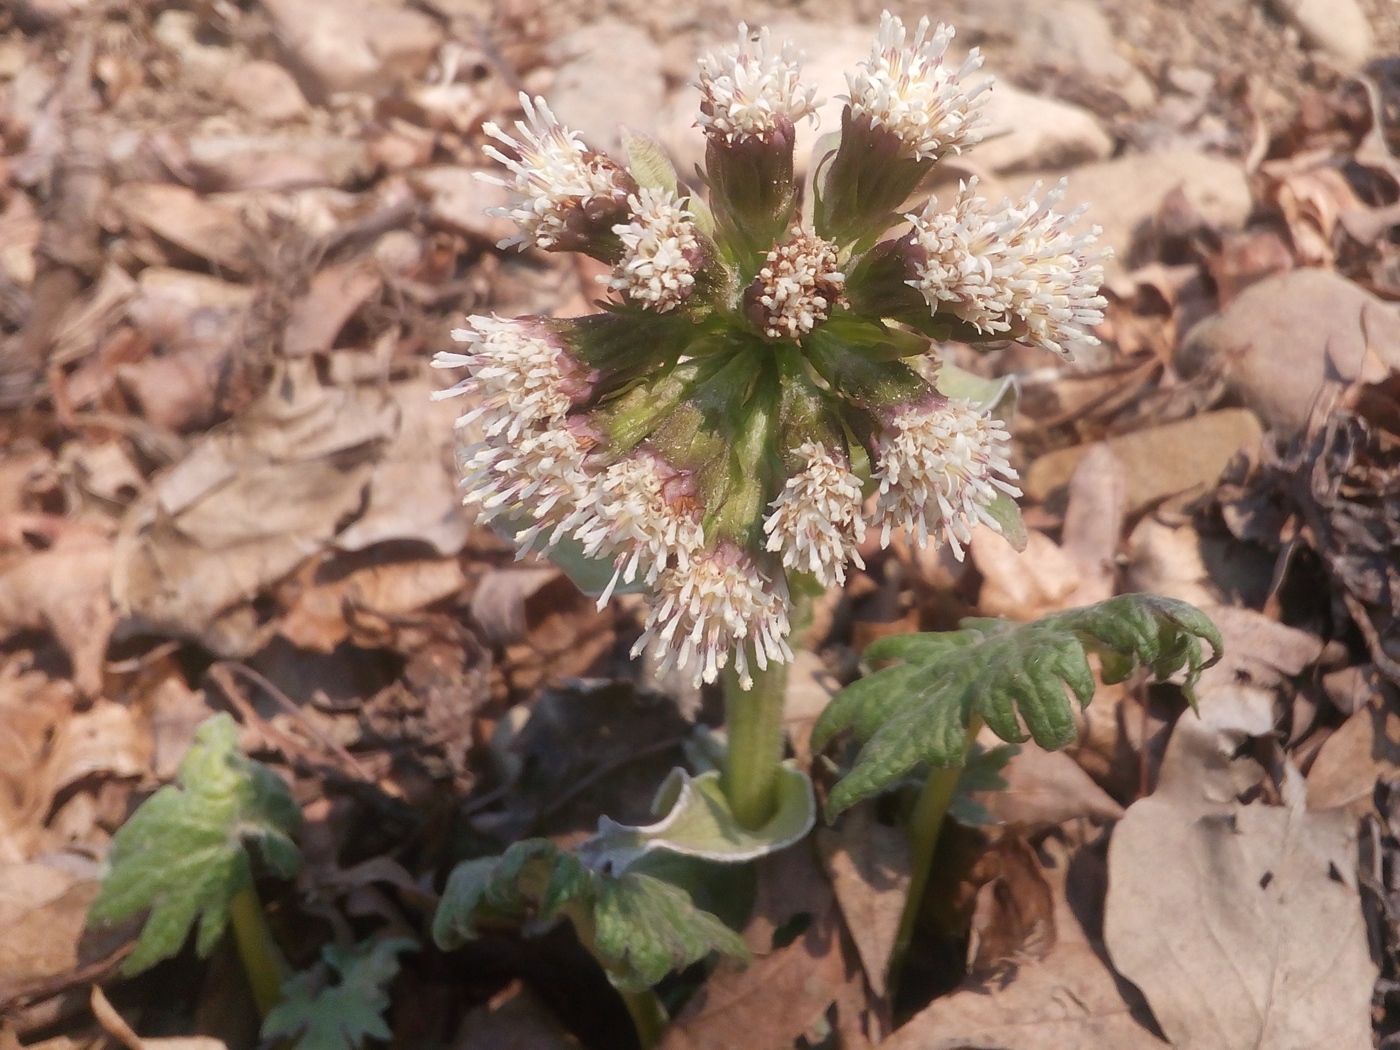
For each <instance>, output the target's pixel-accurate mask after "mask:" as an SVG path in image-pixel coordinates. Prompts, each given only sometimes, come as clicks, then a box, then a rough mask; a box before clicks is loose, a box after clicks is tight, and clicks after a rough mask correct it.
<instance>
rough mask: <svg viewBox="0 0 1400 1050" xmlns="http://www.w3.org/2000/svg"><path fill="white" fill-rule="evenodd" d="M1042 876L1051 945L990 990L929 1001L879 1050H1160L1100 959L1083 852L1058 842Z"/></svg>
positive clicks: (1089, 868)
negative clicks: (1049, 905) (1050, 907)
mask: <svg viewBox="0 0 1400 1050" xmlns="http://www.w3.org/2000/svg"><path fill="white" fill-rule="evenodd" d="M1046 849H1047V851H1048V852H1050V853H1051V856H1052V859H1053V866H1051V867H1048V868H1047V869H1045V871H1044V875H1045V878H1046V880H1047V881H1048V883H1049V884H1050V887H1051V893H1052V897H1053V899H1054V925H1055V946H1054V947H1053V948H1051V949H1050V951H1049V952H1048V953H1047V954H1046V956H1045V957H1044V958H1043V959H1041V960H1039V961H1036V962H1029V963H1026V964H1025V965H1023V966H1019V967H1017V968H1016V969H1015V971H1014V972H1013V973H1012V974H1011V975H1010V977H1009V978H1008V979H1006V980H1003V981H999V982H997V983H993V984H987V983H982V982H978V981H969V982H967V983H966V984H965V985H964V986H963V987H961V988H960V989H959V990H958V991H956V992H954V993H953V994H951V995H947V996H944V997H942V998H939V999H935V1000H934V1001H933V1002H932V1003H930V1004H929V1005H928V1006H927V1007H925V1008H924V1009H923V1010H921V1011H920V1012H919V1013H917V1014H915V1015H914V1016H913V1017H912V1018H910V1019H909V1021H908V1022H907V1023H906V1024H904V1025H903V1026H902V1027H900V1028H899V1029H898V1030H897V1031H896V1032H895V1033H894V1035H893V1036H891V1037H890V1038H889V1039H888V1040H886V1041H885V1042H884V1043H882V1044H880V1045H881V1047H882V1048H886V1050H1066V1048H1068V1047H1073V1048H1074V1050H1165V1048H1166V1046H1167V1044H1166V1043H1165V1042H1163V1041H1162V1040H1161V1039H1159V1038H1158V1037H1157V1036H1156V1035H1154V1034H1153V1033H1152V1032H1151V1031H1149V1030H1148V1029H1147V1028H1146V1027H1144V1026H1143V1023H1142V1021H1141V1020H1139V1017H1140V1016H1141V1014H1142V1013H1143V1011H1142V1009H1141V1007H1140V1005H1138V1004H1137V1003H1129V1002H1128V1001H1126V1000H1125V999H1124V997H1123V993H1122V992H1121V991H1120V982H1119V980H1118V978H1117V977H1116V975H1115V974H1114V973H1113V971H1112V970H1111V969H1109V967H1108V965H1107V963H1105V962H1104V959H1103V955H1102V952H1103V949H1102V945H1101V943H1100V942H1099V940H1098V938H1099V930H1098V924H1099V916H1098V907H1099V901H1100V900H1101V899H1102V896H1101V895H1102V877H1101V873H1100V872H1099V871H1097V870H1095V869H1096V867H1097V864H1096V858H1093V857H1088V856H1086V853H1088V851H1086V850H1081V851H1080V852H1079V854H1078V855H1076V857H1075V858H1074V859H1073V860H1072V861H1071V859H1070V858H1069V857H1068V856H1066V853H1065V851H1064V850H1063V848H1061V847H1060V846H1059V845H1058V843H1056V842H1055V841H1054V840H1051V841H1050V842H1049V843H1047V846H1046Z"/></svg>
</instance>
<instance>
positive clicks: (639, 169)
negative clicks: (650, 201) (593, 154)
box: [622, 128, 677, 193]
mask: <svg viewBox="0 0 1400 1050" xmlns="http://www.w3.org/2000/svg"><path fill="white" fill-rule="evenodd" d="M622 150H623V152H624V153H626V154H627V170H628V171H630V172H631V173H632V177H633V178H634V179H636V180H637V185H638V186H640V187H642V189H653V190H663V191H665V192H669V193H675V192H676V185H677V184H676V169H675V168H674V167H673V166H672V165H671V158H670V157H668V156H666V151H665V150H664V149H662V148H661V145H660V143H658V142H657V141H656V140H655V139H653V138H651V137H650V136H648V135H643V134H641V133H640V132H636V131H631V130H629V129H628V128H623V129H622Z"/></svg>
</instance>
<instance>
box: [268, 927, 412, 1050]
mask: <svg viewBox="0 0 1400 1050" xmlns="http://www.w3.org/2000/svg"><path fill="white" fill-rule="evenodd" d="M417 947H418V943H417V942H416V941H414V940H411V939H410V938H407V937H390V938H387V939H385V940H381V941H365V942H363V943H361V944H357V945H355V946H354V947H352V948H343V947H341V946H340V945H337V944H328V945H326V947H324V948H322V949H321V958H322V959H323V960H324V962H323V964H321V965H318V966H316V967H314V968H313V969H311V970H308V971H306V972H303V973H299V974H295V975H293V976H292V977H290V978H288V979H287V981H286V982H285V983H284V984H283V985H282V1001H281V1002H279V1003H278V1004H277V1005H276V1006H275V1007H273V1008H272V1011H271V1012H270V1013H269V1014H268V1015H267V1019H266V1020H265V1021H263V1026H262V1037H263V1038H264V1039H281V1038H292V1037H295V1039H296V1042H295V1044H294V1045H295V1047H296V1048H297V1050H356V1048H357V1047H359V1046H361V1045H362V1044H363V1043H364V1041H365V1040H366V1039H385V1040H387V1039H389V1038H390V1036H391V1034H392V1033H390V1031H389V1026H388V1025H387V1024H385V1023H384V1011H385V1010H387V1009H388V1008H389V992H388V987H389V983H390V982H391V981H393V979H394V977H395V976H396V975H397V974H398V972H399V955H400V954H401V953H403V952H408V951H414V950H416V949H417ZM328 971H329V973H333V974H334V975H335V977H336V983H334V984H328V983H327V982H326V980H325V978H326V976H327V972H328Z"/></svg>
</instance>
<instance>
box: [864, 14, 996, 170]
mask: <svg viewBox="0 0 1400 1050" xmlns="http://www.w3.org/2000/svg"><path fill="white" fill-rule="evenodd" d="M928 30H929V21H928V19H927V18H921V19H919V25H918V27H917V28H916V29H915V30H914V39H913V40H912V41H911V42H910V43H909V44H908V46H906V45H905V42H904V41H905V29H904V23H903V22H902V21H900V19H898V18H896V17H895V16H894V15H892V14H890V13H889V12H888V11H886V12H884V13H883V14H882V15H881V16H880V31H879V33H878V34H877V36H876V37H875V45H874V47H873V48H872V49H871V53H870V60H869V61H867V62H863V63H862V64H861V69H860V70H859V71H857V72H855V73H847V74H846V80H847V82H848V83H849V85H850V89H851V94H850V96H849V101H850V104H851V116H852V117H853V118H854V117H862V116H863V117H866V118H867V119H868V120H869V121H870V123H871V125H872V126H873V127H882V128H887V129H888V130H890V131H891V132H893V133H894V134H895V135H896V136H897V137H898V139H899V142H900V145H901V150H900V152H901V155H902V156H904V157H908V158H912V159H914V160H928V159H937V158H939V157H942V156H945V155H946V154H948V153H958V152H961V150H962V149H963V147H965V146H971V145H974V144H975V143H977V142H979V141H981V138H982V135H981V132H980V130H979V129H980V128H981V127H982V126H984V124H985V123H986V122H985V120H984V118H983V117H982V116H981V110H980V108H979V107H980V102H979V98H980V96H981V95H982V94H983V92H985V91H986V90H987V89H988V88H990V87H991V81H990V80H984V81H982V82H980V83H978V84H975V85H972V86H968V85H966V84H964V83H963V81H964V79H965V78H966V77H968V76H969V75H970V74H972V73H974V72H976V70H977V69H979V68H980V67H981V65H982V56H981V54H980V53H979V52H978V51H977V49H976V48H973V49H972V51H971V53H970V54H969V55H968V56H967V59H966V60H965V61H964V62H963V64H962V65H961V66H959V67H957V68H956V69H954V68H952V67H951V66H947V65H945V64H944V58H945V56H946V54H947V51H948V44H949V43H950V42H951V41H952V39H953V30H952V28H951V27H949V26H946V25H943V24H941V23H940V24H939V25H938V27H937V28H936V29H934V31H933V34H932V36H930V35H929V32H928Z"/></svg>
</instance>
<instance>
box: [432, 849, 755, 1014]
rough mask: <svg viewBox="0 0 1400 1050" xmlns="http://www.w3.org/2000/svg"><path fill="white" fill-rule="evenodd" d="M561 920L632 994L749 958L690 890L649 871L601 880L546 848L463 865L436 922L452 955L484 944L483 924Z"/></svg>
mask: <svg viewBox="0 0 1400 1050" xmlns="http://www.w3.org/2000/svg"><path fill="white" fill-rule="evenodd" d="M561 916H567V917H568V918H569V919H570V920H571V921H572V922H573V924H574V928H575V929H576V930H577V932H578V935H579V939H580V940H581V941H582V942H583V943H584V944H585V945H586V946H587V947H588V948H589V949H590V950H591V951H592V952H593V954H594V955H595V956H596V957H597V958H598V960H599V962H601V963H602V964H603V967H604V968H605V969H606V971H607V974H608V978H609V980H611V981H612V983H613V984H614V985H616V986H617V987H618V988H619V989H621V990H623V991H641V990H644V989H646V988H649V987H650V986H651V985H653V984H655V983H656V982H658V981H659V980H661V978H663V977H665V976H666V974H668V973H670V972H671V971H672V970H678V969H683V968H684V967H686V966H688V965H690V964H691V963H693V962H697V961H699V960H701V959H703V958H705V957H706V956H707V955H709V954H710V953H711V952H713V951H718V952H723V953H725V954H728V955H735V956H739V957H740V958H747V957H748V949H747V948H745V946H744V942H743V940H742V939H741V938H740V937H739V935H738V934H736V933H735V932H734V931H733V930H731V929H729V927H727V926H725V925H724V923H722V922H721V921H720V920H719V919H717V918H716V917H715V916H713V915H711V914H709V913H708V912H704V911H700V910H699V909H698V908H696V907H695V905H694V904H692V903H691V900H690V896H689V894H687V893H686V892H685V891H684V890H682V889H681V888H680V887H678V886H674V885H672V884H671V883H668V882H663V881H662V880H660V879H657V878H654V877H652V876H650V875H646V874H643V873H641V872H626V873H624V874H622V875H616V876H615V875H609V874H604V873H600V872H596V871H593V870H592V869H590V868H588V867H586V866H584V864H583V863H582V862H581V861H579V859H578V858H577V857H575V856H574V855H573V854H571V853H566V852H563V851H561V850H560V849H558V848H557V847H556V846H554V845H553V843H550V842H548V841H546V840H544V839H527V840H525V841H524V842H517V843H516V844H515V845H513V846H511V847H510V849H508V850H506V852H505V854H504V855H503V856H500V857H487V858H483V859H481V860H472V861H467V862H465V863H462V864H459V865H457V867H456V868H455V869H453V871H452V874H451V876H450V877H449V878H448V880H447V888H446V889H445V890H444V891H443V896H442V903H441V904H440V905H439V906H438V912H437V916H436V917H435V918H434V920H433V940H434V941H436V942H437V945H438V947H440V948H443V949H444V950H451V949H453V948H457V947H460V946H461V945H462V944H463V943H465V942H466V941H468V940H470V939H472V938H474V937H476V936H477V935H478V927H479V925H480V924H481V923H483V922H491V921H496V922H509V923H511V924H518V923H520V922H522V921H525V920H530V919H536V920H540V921H542V922H546V923H548V922H552V921H554V920H555V919H557V918H559V917H561Z"/></svg>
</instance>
